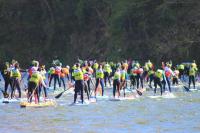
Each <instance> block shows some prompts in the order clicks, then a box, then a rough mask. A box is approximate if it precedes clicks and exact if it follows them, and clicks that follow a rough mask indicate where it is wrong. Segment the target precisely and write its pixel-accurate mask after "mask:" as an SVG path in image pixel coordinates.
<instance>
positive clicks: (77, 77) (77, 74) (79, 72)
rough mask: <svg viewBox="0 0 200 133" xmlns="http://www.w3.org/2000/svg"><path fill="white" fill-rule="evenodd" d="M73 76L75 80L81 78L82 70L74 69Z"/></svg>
mask: <svg viewBox="0 0 200 133" xmlns="http://www.w3.org/2000/svg"><path fill="white" fill-rule="evenodd" d="M74 78H75V80H83V72H82V71H81V69H76V70H74Z"/></svg>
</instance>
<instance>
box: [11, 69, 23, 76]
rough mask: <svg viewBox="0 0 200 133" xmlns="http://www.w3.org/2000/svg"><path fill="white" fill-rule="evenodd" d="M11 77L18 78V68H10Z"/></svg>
mask: <svg viewBox="0 0 200 133" xmlns="http://www.w3.org/2000/svg"><path fill="white" fill-rule="evenodd" d="M11 77H13V78H20V77H21V74H20V72H19V70H18V69H12V72H11Z"/></svg>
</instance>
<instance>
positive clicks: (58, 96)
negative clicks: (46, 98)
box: [55, 91, 65, 99]
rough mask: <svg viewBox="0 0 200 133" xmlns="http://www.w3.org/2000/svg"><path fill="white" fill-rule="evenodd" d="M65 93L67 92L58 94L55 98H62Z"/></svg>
mask: <svg viewBox="0 0 200 133" xmlns="http://www.w3.org/2000/svg"><path fill="white" fill-rule="evenodd" d="M64 92H65V91H63V92H61V93H60V94H58V95H57V96H55V98H56V99H58V98H60V97H61V96H62V94H63V93H64Z"/></svg>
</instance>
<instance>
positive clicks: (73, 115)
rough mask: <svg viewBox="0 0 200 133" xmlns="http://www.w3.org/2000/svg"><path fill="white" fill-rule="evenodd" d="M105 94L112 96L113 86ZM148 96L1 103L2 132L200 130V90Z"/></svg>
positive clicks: (179, 132)
mask: <svg viewBox="0 0 200 133" xmlns="http://www.w3.org/2000/svg"><path fill="white" fill-rule="evenodd" d="M106 93H107V94H108V95H110V94H111V89H107V90H106ZM149 95H152V92H146V93H145V94H144V95H143V96H142V97H140V98H139V99H137V100H129V101H118V102H113V101H108V100H100V101H98V102H97V103H94V104H90V105H89V106H69V104H70V103H71V102H72V99H73V96H72V95H71V96H70V95H64V96H62V97H61V98H60V99H59V100H58V101H57V102H58V105H57V106H56V107H48V108H20V107H19V104H18V103H10V104H6V105H5V104H0V118H1V119H0V120H1V122H0V132H1V133H2V132H4V133H10V132H14V133H27V132H30V133H32V132H49V133H65V132H75V133H77V132H89V133H96V132H99V133H102V132H105V133H107V132H108V133H110V132H115V133H118V132H130V133H133V132H134V133H135V132H136V133H143V132H144V133H147V132H148V133H163V132H166V133H195V132H196V133H198V132H200V92H199V91H196V92H189V93H186V92H184V91H176V92H175V93H174V95H175V96H176V98H172V99H168V98H157V99H152V98H149V97H148V96H149ZM50 97H52V98H53V95H50Z"/></svg>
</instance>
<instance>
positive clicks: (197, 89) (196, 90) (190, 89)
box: [190, 89, 199, 91]
mask: <svg viewBox="0 0 200 133" xmlns="http://www.w3.org/2000/svg"><path fill="white" fill-rule="evenodd" d="M190 91H199V90H198V89H190Z"/></svg>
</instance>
